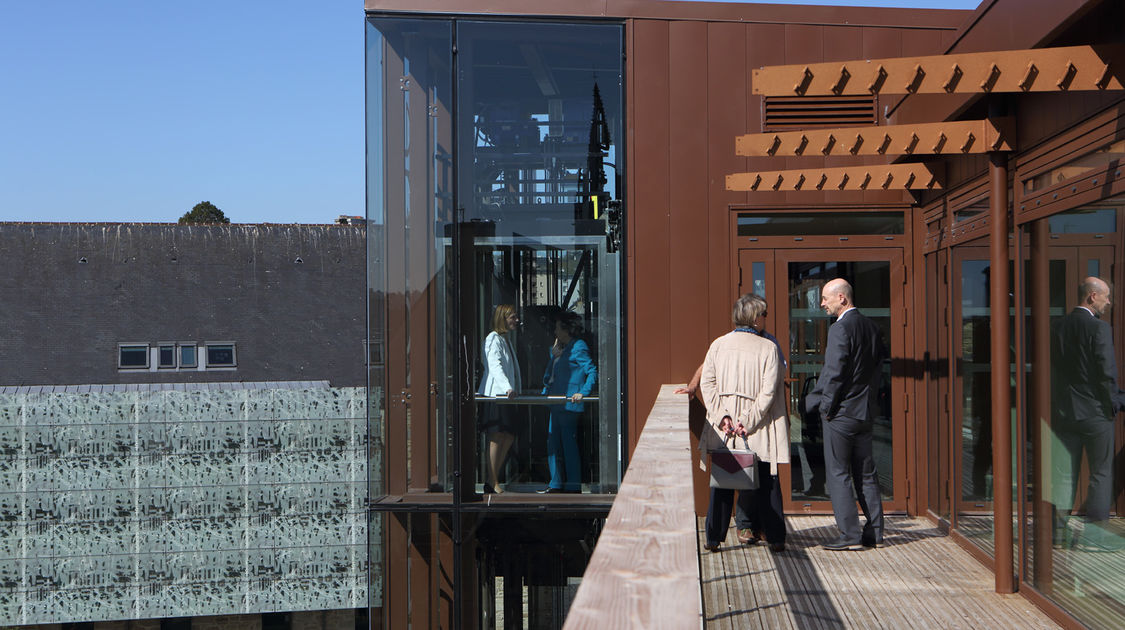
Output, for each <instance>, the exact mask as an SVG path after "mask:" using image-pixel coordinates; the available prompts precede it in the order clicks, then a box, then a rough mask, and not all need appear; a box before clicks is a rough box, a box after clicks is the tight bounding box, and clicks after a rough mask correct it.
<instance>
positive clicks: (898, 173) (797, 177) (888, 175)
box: [727, 163, 941, 191]
mask: <svg viewBox="0 0 1125 630" xmlns="http://www.w3.org/2000/svg"><path fill="white" fill-rule="evenodd" d="M940 180H941V165H940V164H935V165H932V166H928V165H926V164H922V163H914V164H885V165H878V164H873V165H867V166H845V167H837V168H807V169H792V170H786V171H761V172H757V173H735V174H733V175H727V190H753V191H757V190H762V191H768V190H786V191H797V190H803V191H830V190H869V189H870V190H879V189H882V190H903V189H909V190H916V189H919V190H935V189H940V188H941V182H940Z"/></svg>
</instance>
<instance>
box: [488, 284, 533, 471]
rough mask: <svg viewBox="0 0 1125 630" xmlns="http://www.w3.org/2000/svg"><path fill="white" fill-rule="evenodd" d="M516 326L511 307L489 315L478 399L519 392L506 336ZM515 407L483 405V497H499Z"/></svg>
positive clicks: (516, 317)
mask: <svg viewBox="0 0 1125 630" xmlns="http://www.w3.org/2000/svg"><path fill="white" fill-rule="evenodd" d="M519 324H520V318H519V315H517V314H516V308H515V307H514V306H512V305H511V304H500V305H498V306H497V307H496V310H495V311H493V313H492V332H490V333H488V336H487V337H485V338H484V376H483V377H481V381H480V388H479V389H478V390H477V393H478V394H480V395H481V396H494V397H506V398H515V397H516V396H518V395H519V393H520V391H521V390H522V389H523V387H522V383H521V382H520V364H519V361H518V360H517V359H516V350H515V347H514V346H513V345H512V341H511V339H509V338H508V333H510V332H511V331H513V330H515V329H516V327H518V326H519ZM516 417H517V415H516V406H515V405H511V404H498V403H485V404H484V414H483V418H482V420H483V421H482V422H481V424H480V427H481V429H482V430H483V431H484V432H485V435H487V436H488V470H487V471H486V473H487V476H488V479H487V481H486V482H485V484H484V491H485V492H486V493H493V492H495V493H500V492H503V491H502V490H501V489H500V482H499V478H498V477H499V473H500V466H501V465H502V464H503V463H504V460H505V459H506V458H507V457H508V450H509V449H511V448H512V443H513V442H514V441H515V439H516V436H515V430H516Z"/></svg>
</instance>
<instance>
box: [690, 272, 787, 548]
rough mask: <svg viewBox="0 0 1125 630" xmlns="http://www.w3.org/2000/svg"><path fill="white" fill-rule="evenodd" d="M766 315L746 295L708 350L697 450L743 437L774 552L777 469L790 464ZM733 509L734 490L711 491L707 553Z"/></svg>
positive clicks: (761, 303)
mask: <svg viewBox="0 0 1125 630" xmlns="http://www.w3.org/2000/svg"><path fill="white" fill-rule="evenodd" d="M765 313H766V302H765V300H763V299H762V298H760V297H758V296H756V295H753V294H749V293H748V294H746V295H744V296H742V297H741V298H739V299H738V301H737V302H735V304H734V309H733V310H732V313H731V319H732V320H733V321H734V325H735V329H734V330H733V331H731V332H729V333H727V334H725V335H723V336H722V337H719V338H718V339H716V340H715V341H714V342H712V343H711V347H710V348H709V349H708V350H707V358H705V359H704V360H703V374H702V376H701V379H700V382H699V389H700V392H701V393H702V394H703V403H704V405H706V406H707V420H708V426H707V427H705V428H704V431H703V435H702V436H701V447H703V448H708V449H710V448H717V447H720V446H721V445H722V443H723V441H724V438H725V437H726V436H727V435H730V434H734V435H738V436H745V437H746V442H747V445H748V446H749V448H750V449H751V450H752V451H754V452H755V453H756V454H757V455H758V459H759V462H758V479H759V486H758V489H757V490H755V491H753V492H754V507H755V510H756V511H757V516H758V521H759V523H761V526H762V529H763V530H764V532H765V535H766V541H767V542H768V543H769V545H770V550H771V551H774V552H778V551H782V550H784V549H785V515H784V512H783V508H782V501H781V486H780V484H779V483H778V477H777V466H778V464H787V463H789V422H788V416H787V414H786V411H785V392H784V386H783V376H784V367H783V365H782V361H781V356H780V353H779V351H778V347H777V345H776V344H775V343H774V342H772V341H770V340H768V339H766V338H764V337H762V336H760V335H759V333H758V331H760V330H761V329H762V324H763V320H764V318H765ZM739 442H740V443H741V437H740V438H739ZM733 507H734V490H728V489H725V488H712V489H711V501H710V505H709V506H708V508H707V528H706V531H707V541H706V544H705V547H706V548H707V549H708V550H711V551H715V550H717V549H718V548H719V545H720V544H721V543H722V542H723V541H724V540H725V539H726V535H727V528H728V527H729V525H730V516H731V510H732V509H733Z"/></svg>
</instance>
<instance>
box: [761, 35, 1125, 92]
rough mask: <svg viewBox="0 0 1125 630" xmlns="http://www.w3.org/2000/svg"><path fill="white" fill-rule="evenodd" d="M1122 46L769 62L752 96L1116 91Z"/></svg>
mask: <svg viewBox="0 0 1125 630" xmlns="http://www.w3.org/2000/svg"><path fill="white" fill-rule="evenodd" d="M1122 72H1125V45H1120V44H1114V45H1099V46H1066V47H1062V48H1038V49H1029V50H1003V51H993V52H978V53H959V54H950V55H930V56H923V57H894V58H884V59H867V60H856V61H845V62H823V63H809V64H792V65H785V66H770V67H764V68H758V69H756V70H754V71H753V81H752V83H753V90H754V93H755V94H763V95H766V96H782V95H794V94H796V95H798V96H813V95H821V96H826V95H836V96H840V95H858V94H984V93H1000V92H1015V93H1023V92H1059V91H1063V92H1065V91H1072V90H1120V89H1122V88H1123V87H1125V86H1123V83H1122V78H1121V75H1122Z"/></svg>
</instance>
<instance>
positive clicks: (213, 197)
mask: <svg viewBox="0 0 1125 630" xmlns="http://www.w3.org/2000/svg"><path fill="white" fill-rule="evenodd" d="M775 1H777V0H775ZM784 3H785V4H796V3H795V2H784ZM817 4H844V5H864V6H914V7H941V8H974V7H975V6H976V4H977V3H976V2H970V1H967V0H949V1H946V2H941V1H939V0H919V1H913V2H911V1H907V0H899V1H894V0H886V1H884V0H866V1H853V2H848V1H832V0H826V1H823V2H819V3H817ZM0 16H2V18H0V221H156V222H164V221H175V220H176V219H178V218H179V217H180V216H181V215H182V214H183V213H184V212H186V211H188V210H190V209H191V207H192V206H193V205H194V204H196V203H197V202H199V201H202V200H208V201H211V202H212V203H214V204H215V205H217V206H219V207H220V208H222V209H223V211H224V212H226V214H227V216H228V217H229V218H230V219H231V221H233V222H235V223H258V222H272V223H327V222H331V221H333V220H334V219H335V218H336V217H337V216H338V215H340V214H354V215H362V214H364V198H363V191H364V138H363V130H364V125H363V107H364V103H363V95H364V90H363V57H364V45H363V33H364V22H363V1H362V0H317V1H316V2H310V1H308V0H271V1H269V2H266V1H265V0H191V1H190V2H176V3H174V2H167V1H164V0H101V1H90V0H85V1H81V2H80V1H78V0H52V1H50V2H47V1H45V0H7V1H5V2H4V3H3V10H2V13H0Z"/></svg>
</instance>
